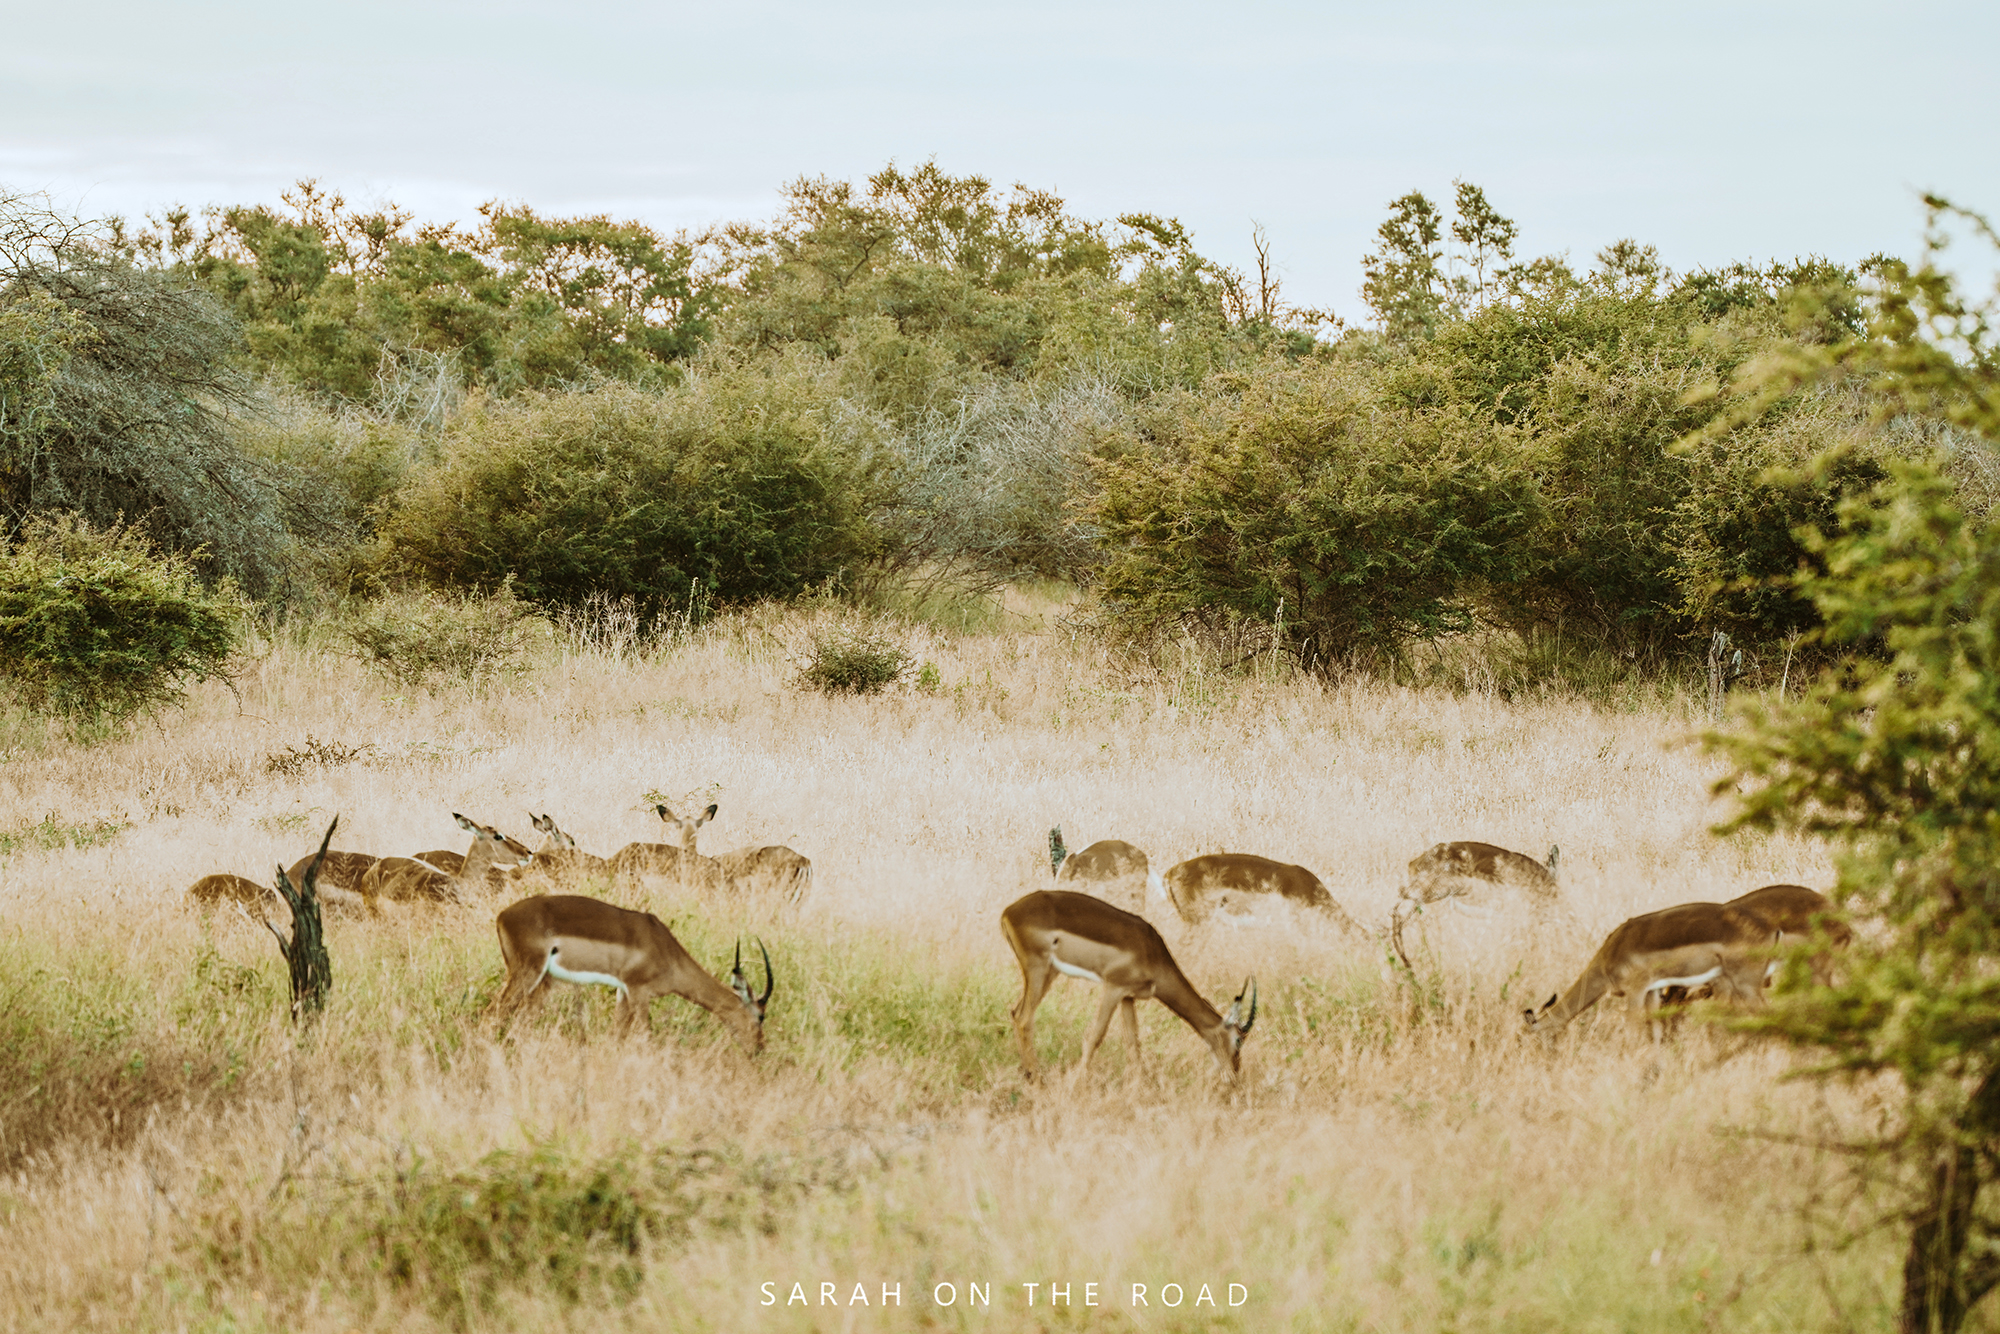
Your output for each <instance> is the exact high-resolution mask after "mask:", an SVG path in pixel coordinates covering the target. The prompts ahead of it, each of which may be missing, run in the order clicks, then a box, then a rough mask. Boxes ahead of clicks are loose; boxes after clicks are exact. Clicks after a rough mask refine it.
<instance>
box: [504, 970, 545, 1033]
mask: <svg viewBox="0 0 2000 1334" xmlns="http://www.w3.org/2000/svg"><path fill="white" fill-rule="evenodd" d="M547 980H548V977H547V975H546V973H545V972H544V971H543V970H542V969H540V968H536V967H535V966H534V965H533V964H528V965H526V966H522V965H519V964H515V963H511V962H510V963H509V965H508V968H507V983H506V985H505V986H503V987H501V988H500V994H499V995H498V996H496V997H495V998H494V1000H493V1009H492V1014H493V1020H494V1036H495V1037H499V1036H502V1035H504V1034H505V1033H506V1032H507V1030H508V1029H509V1028H511V1027H513V1024H514V1021H515V1020H516V1019H518V1018H520V1017H521V1016H522V1015H523V1014H524V1013H527V1012H529V1011H531V1010H533V1009H535V1008H536V1007H537V1006H539V1005H540V1004H541V999H542V995H543V993H545V992H546V991H548V988H547V987H546V986H544V985H543V983H545V982H546V981H547Z"/></svg>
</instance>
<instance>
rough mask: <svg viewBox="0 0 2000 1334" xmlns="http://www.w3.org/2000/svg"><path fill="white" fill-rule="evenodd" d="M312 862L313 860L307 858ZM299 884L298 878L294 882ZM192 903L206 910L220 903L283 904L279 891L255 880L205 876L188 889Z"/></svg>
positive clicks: (247, 905) (255, 905) (267, 905)
mask: <svg viewBox="0 0 2000 1334" xmlns="http://www.w3.org/2000/svg"><path fill="white" fill-rule="evenodd" d="M306 860H307V861H311V860H312V858H310V857H308V858H306ZM292 883H293V884H297V883H298V880H297V879H296V878H294V879H293V881H292ZM187 897H188V899H189V901H190V902H192V903H194V904H196V905H198V906H200V907H204V908H213V907H214V906H216V905H217V904H219V903H241V904H243V905H245V906H246V907H251V908H258V907H263V908H268V907H271V906H272V905H275V904H278V903H282V902H284V900H282V899H280V898H279V897H278V891H277V890H275V889H272V888H271V887H270V886H269V885H260V884H258V883H257V882H256V881H255V880H250V879H246V878H245V877H243V876H240V875H229V874H227V873H225V874H222V875H205V876H203V877H202V878H201V879H199V880H197V881H195V882H194V883H193V884H192V885H189V886H188V887H187Z"/></svg>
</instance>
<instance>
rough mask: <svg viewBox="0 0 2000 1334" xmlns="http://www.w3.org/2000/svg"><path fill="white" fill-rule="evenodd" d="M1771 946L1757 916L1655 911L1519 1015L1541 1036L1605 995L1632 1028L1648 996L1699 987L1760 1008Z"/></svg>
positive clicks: (1700, 909) (1705, 909)
mask: <svg viewBox="0 0 2000 1334" xmlns="http://www.w3.org/2000/svg"><path fill="white" fill-rule="evenodd" d="M1776 940H1777V932H1776V930H1775V929H1774V928H1772V927H1771V926H1770V924H1769V923H1767V922H1766V921H1764V919H1763V918H1761V917H1758V916H1757V915H1755V914H1754V913H1748V912H1744V911H1742V910H1741V909H1738V908H1734V907H1731V906H1729V905H1727V904H1721V903H1683V904H1680V905H1678V906H1676V907H1672V908H1663V909H1661V910H1660V911H1659V912H1652V913H1646V914H1645V915H1644V916H1641V917H1634V918H1632V919H1630V920H1629V921H1626V922H1624V923H1622V924H1621V925H1620V926H1619V927H1618V928H1617V929H1616V930H1614V931H1613V932H1612V933H1611V934H1610V935H1608V936H1606V937H1605V938H1604V944H1603V945H1601V946H1599V947H1598V951H1597V953H1596V954H1595V955H1593V956H1592V957H1591V960H1590V962H1589V963H1588V964H1586V965H1584V969H1583V973H1582V975H1581V976H1579V977H1578V978H1577V979H1576V981H1575V982H1573V983H1571V984H1570V988H1569V990H1568V991H1565V992H1563V993H1562V995H1561V996H1560V997H1557V996H1551V997H1549V999H1548V1003H1547V1004H1546V1005H1544V1006H1542V1008H1541V1009H1539V1010H1525V1011H1523V1014H1524V1015H1525V1016H1526V1019H1527V1025H1528V1028H1529V1029H1530V1030H1531V1031H1535V1032H1540V1033H1542V1034H1544V1035H1547V1034H1551V1033H1553V1032H1555V1031H1556V1030H1557V1029H1560V1028H1561V1027H1562V1026H1563V1025H1565V1024H1567V1023H1568V1022H1569V1021H1570V1020H1572V1019H1574V1018H1576V1017H1577V1016H1578V1015H1579V1014H1582V1013H1583V1012H1584V1011H1585V1010H1587V1009H1589V1008H1590V1007H1591V1006H1593V1005H1595V1004H1596V1003H1597V1002H1598V1001H1599V1000H1600V999H1602V998H1603V997H1605V996H1607V995H1608V996H1619V997H1622V998H1623V999H1624V1001H1625V1014H1626V1018H1627V1019H1629V1020H1630V1021H1631V1022H1632V1023H1633V1024H1634V1025H1635V1026H1636V1025H1639V1024H1649V1019H1650V1015H1649V1012H1648V1009H1647V998H1648V997H1649V996H1651V995H1652V993H1654V992H1657V991H1659V990H1661V989H1663V988H1666V987H1695V986H1701V985H1703V984H1704V983H1706V984H1711V985H1713V986H1714V988H1715V994H1717V995H1719V996H1724V997H1730V998H1733V999H1735V1000H1736V1001H1737V1002H1739V1003H1741V1004H1743V1005H1748V1006H1751V1007H1753V1008H1755V1007H1760V1006H1762V1005H1763V1003H1764V971H1765V969H1766V967H1767V966H1768V965H1769V963H1770V958H1771V949H1772V947H1773V945H1774V944H1775V943H1776ZM1649 1028H1650V1024H1649Z"/></svg>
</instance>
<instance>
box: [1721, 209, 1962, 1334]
mask: <svg viewBox="0 0 2000 1334" xmlns="http://www.w3.org/2000/svg"><path fill="white" fill-rule="evenodd" d="M1928 202H1929V203H1930V206H1931V219H1932V224H1933V237H1935V236H1936V235H1937V226H1938V224H1940V223H1942V222H1944V221H1947V220H1950V219H1952V218H1954V217H1955V218H1958V219H1960V220H1962V221H1964V222H1966V223H1968V224H1969V225H1971V226H1972V227H1973V228H1974V229H1975V230H1977V231H1979V232H1981V233H1983V234H1984V235H1985V236H1986V237H1987V238H1988V239H1989V240H1994V239H1995V238H1994V237H1993V232H1992V229H1991V228H1990V227H1989V226H1988V225H1987V224H1986V223H1985V222H1984V220H1983V219H1979V218H1977V217H1974V216H1972V215H1967V214H1962V213H1959V212H1958V211H1956V210H1953V209H1951V207H1950V206H1949V205H1948V204H1946V203H1944V201H1942V200H1936V199H1932V200H1930V201H1928ZM1933 253H1934V252H1933ZM1996 306H2000V301H1996V300H1989V301H1988V302H1986V303H1984V304H1976V303H1970V302H1967V301H1966V300H1964V299H1963V298H1962V297H1961V296H1960V295H1959V294H1958V292H1957V291H1956V290H1955V286H1954V283H1953V281H1952V279H1951V278H1950V277H1949V275H1947V274H1945V273H1944V272H1942V271H1940V270H1939V269H1938V268H1937V266H1936V265H1935V264H1934V263H1932V262H1930V260H1929V258H1928V257H1927V259H1926V262H1925V263H1924V264H1922V265H1921V266H1920V267H1918V268H1916V269H1911V268H1909V267H1908V266H1906V265H1902V264H1897V263H1889V264H1884V265H1882V266H1880V269H1879V283H1878V285H1877V287H1876V290H1875V292H1874V299H1873V303H1872V308H1871V310H1870V312H1869V315H1870V318H1869V319H1868V321H1867V323H1866V325H1865V327H1864V328H1863V329H1862V331H1861V332H1860V333H1858V334H1856V335H1853V336H1851V337H1848V338H1844V339H1841V340H1838V341H1836V342H1830V343H1793V344H1788V345H1785V346H1783V347H1781V348H1778V349H1776V350H1774V351H1773V352H1772V353H1771V354H1769V356H1768V357H1767V358H1766V359H1765V360H1764V361H1762V362H1761V363H1759V364H1758V365H1757V366H1755V367H1754V368H1753V369H1752V371H1751V372H1750V374H1749V375H1748V376H1747V377H1746V380H1745V388H1746V390H1747V393H1746V395H1745V403H1746V405H1747V406H1746V409H1745V410H1746V411H1758V410H1760V407H1761V405H1765V404H1768V403H1770V402H1774V401H1776V400H1777V399H1779V398H1782V397H1783V396H1785V395H1787V394H1789V393H1792V392H1795V391H1796V390H1797V389H1798V388H1800V387H1801V386H1803V385H1805V384H1807V383H1809V382H1811V381H1813V380H1815V379H1819V378H1822V377H1826V376H1830V375H1835V374H1843V375H1851V376H1857V377H1860V378H1861V379H1862V380H1863V381H1864V382H1865V383H1868V384H1870V385H1871V386H1872V387H1873V390H1874V393H1875V395H1876V396H1877V398H1878V400H1879V402H1880V403H1881V404H1882V406H1883V411H1884V412H1885V413H1908V412H1911V411H1919V412H1924V413H1930V414H1936V415H1940V416H1943V417H1945V418H1947V419H1949V420H1951V421H1953V422H1954V423H1956V424H1957V425H1958V426H1960V427H1961V428H1966V429H1969V430H1971V431H1973V432H1975V433H1977V434H1978V435H1979V436H1981V437H1983V440H1984V442H1985V443H1986V444H1988V445H1993V446H2000V355H1997V354H1996V347H1995V344H1994V342H1993V340H1992V336H1991V326H1992V321H1993V316H1994V314H1995V311H1996ZM1800 313H1801V317H1802V318H1811V317H1812V316H1813V312H1812V311H1811V310H1810V309H1807V308H1805V307H1803V306H1802V308H1801V312H1800ZM1833 462H1834V460H1828V461H1826V464H1825V465H1824V466H1831V464H1832V463H1833ZM1888 471H1889V474H1890V475H1889V477H1888V479H1887V480H1886V481H1884V482H1883V483H1882V484H1880V485H1878V486H1877V487H1875V488H1873V489H1872V490H1871V491H1870V492H1869V493H1868V494H1866V495H1864V496H1854V497H1850V498H1848V499H1847V500H1845V501H1843V502H1842V504H1841V506H1840V519H1841V528H1840V533H1839V535H1838V536H1836V537H1833V538H1827V537H1825V536H1822V535H1820V534H1818V533H1807V534H1805V537H1806V540H1807V545H1808V547H1809V548H1811V549H1812V551H1813V552H1814V554H1815V555H1816V556H1817V557H1818V558H1819V561H1820V563H1821V567H1820V570H1819V572H1815V573H1807V574H1804V575H1801V576H1800V577H1799V581H1798V582H1799V584H1800V585H1801V587H1802V589H1803V591H1804V592H1805V593H1806V594H1807V595H1808V596H1810V597H1811V598H1812V600H1813V602H1814V603H1815V605H1816V606H1817V608H1818V610H1819V613H1820V615H1821V616H1822V617H1823V618H1824V622H1825V629H1824V631H1823V632H1822V633H1823V638H1824V640H1825V641H1826V642H1827V643H1828V644H1829V645H1830V646H1833V647H1835V648H1838V649H1844V650H1846V654H1847V656H1846V657H1845V658H1843V659H1842V660H1841V661H1839V662H1838V663H1837V664H1836V665H1835V666H1834V667H1832V668H1830V669H1829V670H1828V671H1827V672H1826V673H1825V674H1824V675H1823V676H1822V677H1821V678H1820V679H1819V681H1818V682H1817V683H1815V684H1814V685H1813V686H1812V687H1811V688H1810V689H1809V690H1808V691H1807V692H1806V693H1805V695H1804V697H1803V698H1802V699H1801V700H1799V701H1798V702H1797V703H1796V704H1792V705H1789V706H1779V707H1775V708H1767V709H1765V710H1763V711H1761V712H1758V713H1754V714H1753V715H1752V717H1751V719H1750V721H1749V724H1748V726H1747V727H1746V728H1745V729H1744V730H1743V731H1741V732H1740V733H1737V734H1734V735H1726V736H1718V737H1715V738H1713V743H1714V744H1716V745H1717V746H1719V747H1720V748H1721V749H1722V750H1723V751H1724V752H1725V753H1727V754H1728V755H1729V757H1730V758H1731V759H1732V760H1733V761H1734V766H1735V772H1733V773H1732V774H1731V775H1729V776H1728V777H1727V778H1725V779H1724V780H1723V781H1722V783H1721V784H1719V785H1718V791H1730V790H1735V789H1736V788H1737V785H1738V784H1742V785H1743V787H1744V789H1745V790H1747V793H1748V795H1746V796H1744V797H1742V798H1741V799H1740V805H1739V810H1738V812H1737V814H1736V816H1735V817H1734V819H1733V820H1732V821H1731V822H1730V824H1729V826H1728V827H1729V828H1734V829H1742V828H1760V829H1796V830H1803V831H1806V832H1810V833H1813V834H1817V835H1820V836H1822V837H1824V838H1826V839H1828V840H1829V841H1830V842H1831V843H1832V844H1833V845H1834V847H1835V849H1836V850H1837V854H1838V865H1839V883H1838V886H1837V889H1836V891H1835V892H1836V897H1837V900H1838V902H1839V903H1840V905H1841V907H1842V908H1843V909H1844V911H1845V912H1847V913H1848V914H1850V915H1851V916H1853V917H1856V918H1858V919H1866V920H1869V921H1872V922H1873V923H1874V924H1875V929H1873V930H1870V931H1867V932H1864V933H1862V937H1861V939H1860V940H1859V941H1857V943H1856V946H1855V948H1854V950H1853V952H1852V956H1851V957H1850V958H1849V960H1848V961H1847V964H1846V967H1845V976H1844V978H1843V979H1842V980H1841V982H1840V983H1839V985H1837V986H1832V987H1801V988H1799V989H1796V990H1794V991H1793V992H1792V994H1790V995H1788V996H1786V997H1785V998H1784V999H1783V1000H1781V1001H1780V1003H1779V1004H1778V1005H1776V1006H1775V1007H1774V1008H1773V1010H1772V1012H1771V1014H1770V1016H1769V1017H1768V1018H1766V1019H1763V1020H1761V1021H1758V1022H1757V1023H1756V1024H1755V1025H1754V1026H1757V1027H1762V1028H1765V1029H1767V1030H1769V1031H1771V1032H1773V1033H1776V1034H1779V1035H1781V1036H1783V1037H1785V1038H1787V1039H1789V1040H1790V1041H1792V1042H1794V1043H1797V1044H1799V1045H1801V1046H1802V1047H1806V1048H1809V1049H1811V1050H1813V1051H1815V1052H1817V1053H1819V1054H1821V1056H1822V1057H1823V1059H1822V1060H1821V1062H1820V1063H1819V1064H1818V1065H1817V1066H1816V1067H1813V1073H1816V1074H1818V1075H1819V1076H1821V1077H1829V1078H1830V1077H1840V1076H1862V1075H1871V1074H1880V1073H1892V1074H1894V1075H1895V1076H1897V1077H1898V1079H1897V1083H1896V1087H1898V1088H1899V1089H1900V1090H1901V1093H1900V1096H1901V1105H1900V1108H1899V1113H1900V1114H1899V1116H1898V1117H1896V1118H1895V1120H1896V1124H1894V1125H1892V1126H1891V1127H1890V1128H1889V1130H1888V1132H1887V1133H1885V1134H1884V1135H1883V1136H1881V1137H1880V1138H1879V1139H1876V1140H1874V1141H1873V1142H1872V1143H1870V1144H1867V1145H1865V1146H1860V1147H1864V1148H1865V1149H1866V1150H1867V1152H1866V1153H1864V1154H1861V1155H1859V1156H1857V1157H1855V1158H1853V1159H1851V1161H1854V1162H1856V1163H1857V1164H1858V1165H1859V1170H1862V1171H1865V1172H1868V1173H1869V1174H1870V1175H1871V1176H1876V1175H1879V1176H1880V1177H1881V1178H1882V1179H1884V1180H1886V1182H1887V1188H1888V1189H1889V1191H1890V1192H1891V1194H1892V1216H1893V1217H1895V1218H1897V1219H1899V1220H1900V1221H1901V1224H1902V1225H1903V1226H1904V1227H1905V1228H1906V1229H1907V1242H1906V1246H1905V1253H1904V1260H1903V1272H1902V1299H1901V1306H1900V1311H1899V1321H1898V1328H1899V1329H1900V1330H1902V1331H1904V1334H1952V1332H1953V1331H1956V1330H1958V1329H1960V1328H1961V1327H1962V1326H1963V1325H1964V1323H1965V1321H1966V1318H1967V1316H1968V1315H1969V1313H1970V1312H1971V1310H1972V1308H1973V1307H1974V1306H1975V1305H1976V1304H1977V1303H1978V1302H1979V1301H1980V1300H1981V1299H1982V1298H1984V1297H1985V1296H1986V1295H1987V1294H1988V1293H1990V1292H1991V1291H1992V1290H1993V1289H1994V1288H1995V1287H1996V1286H2000V1205H1996V1201H1995V1200H1994V1199H1993V1198H1992V1195H1993V1192H1991V1191H1990V1190H1989V1189H1988V1187H1990V1186H1992V1185H1994V1184H1995V1183H1996V1182H2000V975H1996V972H1995V968H1994V964H1995V961H1996V959H2000V526H1996V525H1995V524H1994V523H1993V522H1992V521H1991V520H1990V519H1989V520H1987V521H1984V522H1977V523H1975V522H1971V521H1968V520H1967V519H1966V517H1965V515H1964V514H1963V513H1962V511H1961V509H1960V507H1959V506H1958V504H1957V503H1956V501H1955V499H1954V497H1953V494H1952V491H1951V488H1950V486H1949V485H1948V484H1947V483H1946V482H1945V481H1943V480H1942V479H1941V478H1940V477H1938V476H1937V474H1936V473H1935V472H1933V471H1932V470H1931V469H1930V468H1929V467H1927V466H1925V465H1924V464H1922V463H1918V462H1906V461H1892V462H1891V464H1890V466H1889V469H1888ZM1794 968H1795V970H1796V971H1798V972H1799V973H1800V974H1801V976H1799V977H1797V978H1795V979H1794V980H1796V981H1800V982H1803V981H1804V978H1803V976H1802V974H1803V961H1802V960H1801V961H1797V962H1796V963H1795V964H1794ZM1850 1147H1854V1146H1850Z"/></svg>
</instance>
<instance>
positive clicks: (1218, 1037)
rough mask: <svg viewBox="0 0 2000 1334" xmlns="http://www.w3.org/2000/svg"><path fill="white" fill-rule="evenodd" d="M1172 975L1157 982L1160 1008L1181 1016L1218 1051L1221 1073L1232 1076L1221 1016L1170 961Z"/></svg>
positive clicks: (1154, 988) (1154, 985)
mask: <svg viewBox="0 0 2000 1334" xmlns="http://www.w3.org/2000/svg"><path fill="white" fill-rule="evenodd" d="M1167 967H1168V968H1169V969H1170V970H1171V971H1170V973H1169V974H1168V975H1167V976H1165V977H1161V978H1159V979H1157V980H1155V981H1154V983H1153V995H1154V997H1155V998H1157V999H1158V1000H1159V1002H1160V1004H1162V1005H1164V1006H1166V1007H1167V1008H1168V1009H1169V1010H1172V1011H1173V1012H1174V1013H1175V1014H1177V1015H1179V1016H1180V1017H1181V1019H1182V1021H1183V1022H1185V1023H1186V1024H1187V1026H1188V1027H1189V1028H1192V1029H1193V1030H1194V1031H1195V1032H1197V1033H1199V1034H1200V1035H1201V1037H1202V1040H1203V1041H1205V1042H1207V1043H1208V1045H1209V1046H1210V1047H1212V1048H1213V1049H1214V1050H1215V1059H1216V1060H1217V1061H1218V1062H1219V1063H1220V1064H1221V1066H1222V1072H1223V1073H1224V1074H1225V1075H1226V1074H1229V1073H1230V1070H1231V1064H1230V1059H1229V1057H1230V1051H1229V1028H1228V1025H1226V1024H1225V1023H1223V1022H1222V1014H1221V1012H1220V1011H1218V1010H1217V1009H1216V1008H1215V1007H1214V1006H1213V1005H1210V1004H1209V1003H1208V999H1207V998H1206V997H1205V996H1203V995H1202V994H1201V993H1200V992H1199V991H1196V990H1195V989H1194V985H1193V984H1192V983H1190V982H1189V981H1188V980H1187V977H1186V976H1185V975H1184V974H1182V972H1181V970H1180V966H1179V965H1178V964H1176V963H1174V962H1173V960H1171V959H1169V960H1168V961H1167Z"/></svg>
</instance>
